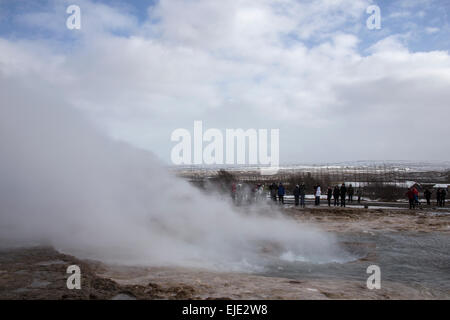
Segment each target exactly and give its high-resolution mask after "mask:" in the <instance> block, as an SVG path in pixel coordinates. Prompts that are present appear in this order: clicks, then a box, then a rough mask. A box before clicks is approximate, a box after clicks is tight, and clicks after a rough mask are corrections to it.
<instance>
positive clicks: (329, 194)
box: [327, 186, 333, 207]
mask: <svg viewBox="0 0 450 320" xmlns="http://www.w3.org/2000/svg"><path fill="white" fill-rule="evenodd" d="M332 196H333V189H331V187H330V186H329V187H328V189H327V200H328V206H329V207H331V197H332Z"/></svg>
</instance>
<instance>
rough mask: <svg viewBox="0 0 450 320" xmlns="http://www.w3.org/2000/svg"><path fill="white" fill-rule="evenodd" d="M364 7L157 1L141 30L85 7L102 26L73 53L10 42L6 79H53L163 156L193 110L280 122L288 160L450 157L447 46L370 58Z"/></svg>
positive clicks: (114, 130) (203, 115)
mask: <svg viewBox="0 0 450 320" xmlns="http://www.w3.org/2000/svg"><path fill="white" fill-rule="evenodd" d="M86 5H87V6H89V5H91V4H90V3H89V2H86ZM366 5H367V2H366V1H346V0H341V1H325V0H323V1H320V2H317V1H315V2H309V1H308V2H302V3H298V2H297V1H290V0H283V1H276V2H272V1H268V0H264V1H253V0H249V1H230V2H228V1H220V2H219V1H196V2H193V1H182V0H170V1H160V2H159V4H158V5H157V6H156V7H153V8H151V9H150V10H149V12H150V13H149V14H150V18H151V21H152V22H151V23H150V22H148V23H144V25H143V26H142V27H141V28H138V27H137V25H138V24H137V22H136V19H135V18H134V17H133V16H130V14H129V13H128V12H127V11H126V10H125V11H124V12H122V11H121V10H117V9H112V8H109V7H106V6H104V5H102V6H100V7H95V8H96V9H98V10H100V11H97V10H93V9H92V10H93V11H90V10H86V9H84V11H83V12H86V11H87V12H88V13H86V14H89V15H91V17H97V16H98V17H99V18H98V19H96V21H97V23H98V24H96V25H95V28H94V27H92V28H89V29H88V30H92V31H93V32H87V31H86V30H85V31H84V33H82V34H80V37H81V38H80V39H81V41H80V44H79V46H77V47H76V48H75V49H74V50H73V51H71V52H67V53H64V54H62V53H61V52H59V51H58V50H56V49H55V48H54V47H51V46H50V45H48V46H47V47H46V46H45V45H42V44H41V45H37V44H36V43H33V42H32V41H21V42H13V41H7V40H3V41H1V42H0V49H1V50H0V81H10V79H12V78H14V79H17V80H18V81H19V82H22V83H24V82H28V81H30V83H31V80H32V83H34V86H36V87H38V86H41V87H51V88H53V89H54V90H57V91H58V92H59V93H61V94H62V96H64V97H65V98H66V99H67V100H68V101H70V102H71V103H72V104H74V105H76V106H77V107H79V108H83V109H84V110H86V112H88V114H90V115H91V117H92V118H93V119H95V121H97V122H98V123H99V124H101V125H102V126H104V127H105V128H107V130H109V132H110V134H112V135H113V136H115V137H117V138H119V139H123V140H127V141H129V142H131V143H133V144H135V145H138V146H141V147H145V148H149V149H152V150H154V151H156V152H157V153H158V154H159V155H160V156H161V157H162V158H164V159H168V157H169V154H170V148H171V146H172V144H171V143H170V140H169V138H170V133H171V131H172V130H174V129H175V128H178V127H185V128H191V126H192V123H193V121H194V120H204V123H205V125H206V126H209V127H212V126H214V127H219V128H238V127H243V128H252V127H259V128H280V134H281V137H280V138H281V140H282V142H281V143H282V146H281V147H282V149H281V161H282V162H283V161H284V162H298V161H306V160H308V161H313V160H317V161H319V160H320V161H334V160H345V159H368V158H372V159H393V158H396V159H401V158H403V159H424V158H429V159H448V156H450V154H449V151H448V150H450V148H449V147H450V143H449V142H448V141H449V140H448V139H442V136H443V135H447V136H448V129H446V128H447V126H446V125H445V123H444V121H443V119H444V118H445V117H448V116H449V115H450V111H448V108H447V106H448V101H449V99H450V96H449V94H448V93H447V91H448V90H446V88H448V87H449V85H450V57H449V55H448V52H438V51H435V52H419V53H411V52H410V51H409V50H408V48H407V47H406V44H405V42H404V41H403V38H402V37H401V36H395V35H394V36H390V37H387V38H385V39H383V40H381V41H379V42H377V43H376V44H374V45H373V46H372V47H371V48H370V49H369V54H368V55H362V54H361V53H360V52H359V50H358V43H359V41H360V39H358V38H357V37H356V36H355V35H353V34H349V33H348V32H346V28H347V25H348V24H349V22H351V24H358V23H360V24H361V25H362V27H364V25H365V20H364V19H361V17H365V6H366ZM87 8H90V7H87ZM82 10H83V9H82ZM110 22H111V23H112V24H109V23H110ZM105 25H109V26H116V27H118V28H123V29H124V30H126V32H127V33H128V34H131V36H129V37H119V36H117V35H114V34H113V33H111V30H113V29H114V28H111V27H109V28H107V27H105ZM94 30H95V31H94ZM57 52H58V53H57ZM30 85H31V84H30ZM437 115H439V116H437ZM411 130H414V131H417V132H415V134H414V136H413V137H412V138H411V137H409V134H410V132H411ZM430 139H431V140H432V141H438V140H439V141H441V142H440V144H437V143H431V144H430V143H429V142H430ZM348 144H351V146H350V147H346V146H347V145H348ZM416 145H420V146H421V148H422V150H423V152H417V147H416ZM317 146H320V148H317Z"/></svg>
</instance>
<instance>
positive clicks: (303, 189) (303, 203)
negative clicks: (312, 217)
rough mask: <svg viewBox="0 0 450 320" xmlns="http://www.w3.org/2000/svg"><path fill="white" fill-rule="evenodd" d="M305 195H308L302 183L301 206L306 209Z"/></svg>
mask: <svg viewBox="0 0 450 320" xmlns="http://www.w3.org/2000/svg"><path fill="white" fill-rule="evenodd" d="M305 194H306V186H305V184H304V183H303V182H302V183H301V184H300V206H302V207H303V208H304V207H305Z"/></svg>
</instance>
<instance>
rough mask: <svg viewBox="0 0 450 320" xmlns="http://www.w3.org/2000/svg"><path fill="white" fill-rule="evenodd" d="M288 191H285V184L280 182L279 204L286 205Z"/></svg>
mask: <svg viewBox="0 0 450 320" xmlns="http://www.w3.org/2000/svg"><path fill="white" fill-rule="evenodd" d="M285 194H286V191H285V190H284V186H283V184H282V183H281V182H280V184H279V185H278V203H281V204H284V195H285Z"/></svg>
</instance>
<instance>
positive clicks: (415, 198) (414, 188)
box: [411, 186, 420, 205]
mask: <svg viewBox="0 0 450 320" xmlns="http://www.w3.org/2000/svg"><path fill="white" fill-rule="evenodd" d="M411 190H412V192H413V193H414V203H415V204H417V205H420V202H419V191H417V188H416V187H414V186H413V187H412V189H411Z"/></svg>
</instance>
